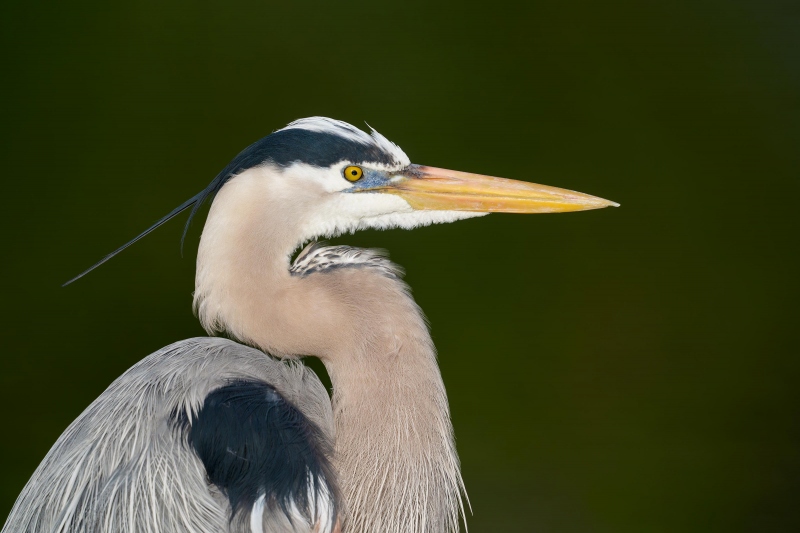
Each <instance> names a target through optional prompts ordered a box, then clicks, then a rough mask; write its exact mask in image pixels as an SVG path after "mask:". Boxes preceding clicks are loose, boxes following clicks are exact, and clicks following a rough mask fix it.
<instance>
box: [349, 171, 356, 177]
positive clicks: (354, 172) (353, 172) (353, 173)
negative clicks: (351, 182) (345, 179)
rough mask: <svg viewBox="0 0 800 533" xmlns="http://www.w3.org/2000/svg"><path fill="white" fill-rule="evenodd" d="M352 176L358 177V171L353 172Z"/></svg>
mask: <svg viewBox="0 0 800 533" xmlns="http://www.w3.org/2000/svg"><path fill="white" fill-rule="evenodd" d="M350 174H352V175H353V176H358V170H351V171H350Z"/></svg>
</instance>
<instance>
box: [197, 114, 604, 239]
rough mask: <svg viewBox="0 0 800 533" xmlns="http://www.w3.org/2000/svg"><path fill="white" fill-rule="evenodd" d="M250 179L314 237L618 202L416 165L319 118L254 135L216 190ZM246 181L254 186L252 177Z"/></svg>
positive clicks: (256, 192) (380, 142)
mask: <svg viewBox="0 0 800 533" xmlns="http://www.w3.org/2000/svg"><path fill="white" fill-rule="evenodd" d="M237 181H239V182H240V183H244V182H248V184H249V185H248V187H250V188H251V190H249V191H248V193H247V194H248V195H249V196H250V197H253V198H254V199H253V201H254V202H259V201H260V200H261V199H263V200H265V202H266V203H265V204H264V205H265V206H266V205H268V207H269V209H271V210H275V209H279V210H282V211H284V212H285V213H284V220H291V221H292V222H293V223H294V224H296V225H297V231H298V234H297V235H296V239H297V240H298V244H299V242H300V241H306V240H309V239H314V238H317V237H330V236H335V235H338V234H341V233H345V232H352V231H356V230H359V229H365V228H377V229H385V228H397V227H399V228H406V229H410V228H414V227H417V226H421V225H428V224H434V223H442V222H452V221H455V220H460V219H464V218H471V217H476V216H481V215H485V214H488V213H492V212H508V213H554V212H562V211H580V210H586V209H597V208H601V207H607V206H612V205H616V204H615V203H614V202H610V201H608V200H603V199H601V198H597V197H594V196H589V195H586V194H582V193H577V192H573V191H568V190H565V189H558V188H555V187H548V186H544V185H537V184H533V183H528V182H523V181H514V180H507V179H502V178H495V177H490V176H482V175H478V174H469V173H466V172H456V171H451V170H445V169H440V168H434V167H428V166H422V165H415V164H412V163H411V161H410V160H409V158H408V156H407V155H406V154H405V153H404V152H403V151H402V150H401V149H400V148H399V147H398V146H397V145H396V144H394V143H392V142H391V141H389V140H388V139H386V138H385V137H384V136H383V135H381V134H380V133H378V132H377V131H375V130H374V129H372V130H371V132H370V133H366V132H364V131H362V130H360V129H358V128H355V127H353V126H352V125H350V124H347V123H345V122H341V121H338V120H332V119H329V118H322V117H313V118H307V119H302V120H298V121H295V122H292V123H291V124H289V125H288V126H287V127H285V128H283V129H281V130H278V131H276V132H275V133H273V134H271V135H269V136H267V137H265V138H263V139H261V140H260V141H258V142H256V143H254V144H253V145H251V146H250V147H248V148H247V149H245V150H244V151H243V152H242V153H241V154H239V155H238V156H237V157H236V158H235V159H234V160H233V161H232V162H231V163H230V164H229V165H228V167H226V169H225V170H223V172H222V173H220V175H219V176H218V177H217V179H216V180H215V182H216V183H212V186H211V187H210V189H209V194H212V193H216V192H217V191H220V190H221V189H222V187H223V186H224V187H230V185H231V184H234V183H236V182H237ZM243 187H244V185H243Z"/></svg>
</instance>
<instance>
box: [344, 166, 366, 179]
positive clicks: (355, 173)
mask: <svg viewBox="0 0 800 533" xmlns="http://www.w3.org/2000/svg"><path fill="white" fill-rule="evenodd" d="M363 175H364V171H363V170H361V167H347V168H346V169H344V177H345V178H347V180H348V181H358V180H360V179H361V176H363Z"/></svg>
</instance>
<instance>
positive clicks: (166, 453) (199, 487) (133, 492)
mask: <svg viewBox="0 0 800 533" xmlns="http://www.w3.org/2000/svg"><path fill="white" fill-rule="evenodd" d="M236 379H256V380H261V381H264V382H267V383H270V384H271V385H273V386H274V387H275V388H276V389H277V390H278V391H279V392H280V393H281V394H282V395H283V396H285V397H286V398H287V399H289V400H290V401H291V402H292V403H294V404H295V405H296V406H297V407H298V408H299V409H300V410H301V411H302V412H303V413H304V414H305V415H306V416H307V417H308V418H309V419H310V420H312V421H313V422H314V423H315V424H316V425H317V426H318V427H319V428H320V429H321V430H322V431H323V432H324V434H325V436H326V438H328V439H330V440H331V442H332V440H333V431H334V429H333V415H332V412H331V405H330V400H329V398H328V393H327V392H326V390H325V387H324V386H323V385H322V383H320V381H319V379H318V378H317V376H316V375H315V374H314V373H313V372H312V371H310V370H309V369H308V368H307V367H305V366H303V365H302V364H297V363H292V362H281V361H278V360H275V359H272V358H270V357H267V356H266V355H265V354H264V353H263V352H261V351H259V350H256V349H254V348H249V347H246V346H243V345H241V344H237V343H235V342H232V341H229V340H226V339H219V338H196V339H189V340H185V341H181V342H178V343H175V344H172V345H170V346H167V347H166V348H163V349H161V350H159V351H158V352H156V353H154V354H152V355H150V356H149V357H146V358H145V359H143V360H142V361H140V362H139V363H137V364H136V365H134V366H133V367H132V368H130V369H129V370H128V371H127V372H125V373H124V374H123V375H122V376H120V377H119V378H118V379H117V380H116V381H114V383H112V384H111V386H109V387H108V389H107V390H106V391H105V392H104V393H103V394H102V395H100V397H99V398H98V399H97V400H95V401H94V402H93V403H92V404H91V405H90V406H89V407H88V408H87V409H86V410H85V411H84V412H83V413H82V414H81V415H80V416H79V417H78V418H77V419H76V420H75V421H74V422H73V423H72V424H71V425H70V426H69V428H67V430H66V431H65V432H64V433H63V434H62V435H61V437H60V438H59V439H58V441H57V442H56V443H55V445H54V446H53V448H52V449H51V450H50V452H49V453H48V454H47V456H46V457H45V458H44V460H43V461H42V463H41V464H40V465H39V467H38V468H37V469H36V472H35V473H34V474H33V476H32V477H31V479H30V481H29V482H28V484H27V485H26V486H25V489H24V490H23V491H22V493H21V494H20V496H19V498H18V500H17V502H16V504H15V505H14V509H13V511H12V512H11V514H10V515H9V517H8V521H7V522H6V524H5V526H4V527H3V530H2V531H3V533H12V532H13V533H21V532H31V533H33V532H36V533H40V532H52V533H57V532H69V533H96V532H99V531H105V532H115V531H125V532H129V533H134V532H141V533H159V532H163V533H172V532H178V531H191V532H195V533H212V532H213V533H221V532H231V533H239V532H247V533H250V532H251V524H250V517H249V516H247V517H243V518H244V519H245V520H242V519H239V520H236V521H233V522H230V521H229V519H230V515H231V509H230V506H229V505H228V503H227V500H226V498H225V497H224V496H223V495H221V494H220V493H219V491H217V490H216V489H215V487H213V486H212V485H210V484H209V483H208V482H207V479H206V472H205V470H204V467H203V464H202V463H201V461H200V459H199V458H198V457H197V455H196V454H195V453H194V452H193V451H192V450H191V449H190V447H189V445H188V443H187V441H186V435H185V431H183V430H182V429H181V428H179V427H176V425H175V424H174V421H173V420H174V418H175V415H176V413H183V414H185V415H186V416H187V417H189V418H192V417H193V416H194V415H196V414H197V412H198V410H199V409H200V407H201V406H202V404H203V400H204V398H205V397H206V396H207V395H208V393H209V392H210V391H212V390H214V389H216V388H219V387H221V386H223V385H225V384H227V383H229V382H231V381H232V380H236ZM306 519H307V520H306V522H305V524H303V523H302V522H300V521H299V520H297V519H296V520H295V524H294V526H296V528H295V527H293V526H291V525H289V524H288V521H287V520H286V519H285V517H284V515H283V514H282V513H280V511H278V510H274V511H273V512H270V511H269V509H266V512H265V513H264V514H263V531H265V532H269V531H280V532H283V531H286V532H289V531H291V532H295V531H296V532H297V533H301V532H303V533H304V532H310V531H312V527H313V526H312V523H313V522H315V520H313V517H311V516H308V517H306ZM327 522H328V523H330V519H328V520H327ZM276 526H278V527H279V529H277V528H276Z"/></svg>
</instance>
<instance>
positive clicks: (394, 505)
mask: <svg viewBox="0 0 800 533" xmlns="http://www.w3.org/2000/svg"><path fill="white" fill-rule="evenodd" d="M377 317H382V318H384V319H387V315H380V314H379V315H377ZM407 318H412V317H407ZM395 319H396V315H395V316H392V317H391V318H388V320H395ZM413 321H414V322H417V324H416V327H412V328H405V327H403V328H397V329H395V331H394V335H379V336H378V337H377V338H373V339H370V342H368V343H366V344H365V345H363V346H362V347H361V349H354V350H353V351H351V352H349V353H347V354H344V353H343V354H340V355H341V356H340V357H336V358H328V359H325V366H326V368H327V369H328V372H329V374H330V376H331V381H332V383H333V390H334V394H333V408H334V417H335V424H336V452H337V455H336V465H337V470H338V472H339V474H340V483H341V486H342V490H343V493H344V495H345V502H346V505H347V511H348V519H347V521H346V528H345V530H346V531H348V532H358V533H368V532H374V531H382V532H391V533H395V532H396V533H400V532H404V533H405V532H408V533H411V532H414V533H422V532H430V533H442V532H453V531H458V519H459V512H460V511H461V499H460V494H461V490H462V488H463V487H462V481H461V475H460V470H459V461H458V456H457V453H456V450H455V443H454V441H453V430H452V425H451V422H450V414H449V408H448V403H447V395H446V393H445V388H444V384H443V382H442V379H441V375H440V373H439V369H438V366H437V364H436V357H435V352H434V348H433V345H432V343H431V341H430V337H429V336H428V332H427V329H426V328H425V326H424V323H423V322H422V317H421V316H420V315H419V314H418V313H415V316H413ZM401 329H402V331H401Z"/></svg>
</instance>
